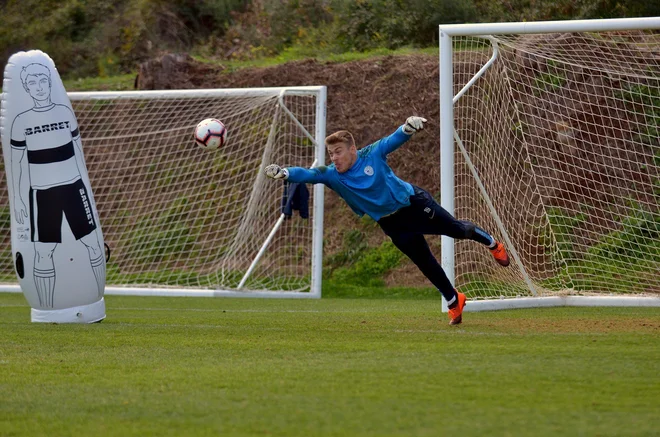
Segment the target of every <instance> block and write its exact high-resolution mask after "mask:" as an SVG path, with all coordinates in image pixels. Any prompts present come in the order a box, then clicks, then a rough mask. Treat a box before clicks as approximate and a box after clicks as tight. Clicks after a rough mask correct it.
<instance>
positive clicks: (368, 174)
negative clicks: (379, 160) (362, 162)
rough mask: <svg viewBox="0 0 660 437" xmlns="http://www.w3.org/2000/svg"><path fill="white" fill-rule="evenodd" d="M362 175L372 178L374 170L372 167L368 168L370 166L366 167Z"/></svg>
mask: <svg viewBox="0 0 660 437" xmlns="http://www.w3.org/2000/svg"><path fill="white" fill-rule="evenodd" d="M364 174H366V175H367V176H373V174H374V168H373V167H372V166H370V165H368V166H366V167H365V168H364Z"/></svg>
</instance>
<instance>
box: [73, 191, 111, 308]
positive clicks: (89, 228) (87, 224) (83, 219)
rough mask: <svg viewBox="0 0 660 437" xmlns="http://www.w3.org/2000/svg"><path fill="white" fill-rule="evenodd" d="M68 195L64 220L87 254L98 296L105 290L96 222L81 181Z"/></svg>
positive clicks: (103, 266) (101, 254)
mask: <svg viewBox="0 0 660 437" xmlns="http://www.w3.org/2000/svg"><path fill="white" fill-rule="evenodd" d="M67 190H68V195H67V196H66V199H67V201H66V203H65V206H64V214H65V215H66V220H67V222H69V226H70V227H71V233H73V236H74V237H75V238H76V240H80V241H81V242H82V243H83V244H84V245H85V247H86V248H87V252H88V253H89V262H90V264H91V266H92V271H93V272H94V277H95V278H96V284H97V286H98V293H99V296H102V295H103V290H104V288H105V263H104V262H103V257H104V256H105V253H104V252H103V249H102V248H101V242H100V241H99V237H98V235H97V233H96V220H95V219H94V211H93V210H92V205H91V202H90V201H89V196H88V194H87V188H86V187H85V184H84V183H83V182H82V180H78V181H77V182H74V183H73V184H71V186H70V187H68V188H67Z"/></svg>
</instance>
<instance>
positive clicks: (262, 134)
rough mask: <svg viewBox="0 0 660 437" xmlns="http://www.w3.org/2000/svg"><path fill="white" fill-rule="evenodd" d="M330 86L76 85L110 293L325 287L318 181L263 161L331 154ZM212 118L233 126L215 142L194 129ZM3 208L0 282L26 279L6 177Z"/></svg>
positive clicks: (260, 293)
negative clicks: (210, 145)
mask: <svg viewBox="0 0 660 437" xmlns="http://www.w3.org/2000/svg"><path fill="white" fill-rule="evenodd" d="M326 93H327V90H326V87H325V86H305V87H281V88H244V89H204V90H169V91H128V92H71V93H69V94H68V95H69V98H70V100H71V103H72V106H73V109H74V112H75V114H76V118H77V120H78V124H79V126H80V133H81V138H82V144H83V149H84V153H85V161H86V165H87V168H88V173H89V177H90V181H91V186H92V190H93V192H94V197H95V199H96V204H97V205H96V206H97V210H98V212H99V217H100V223H101V227H102V230H103V234H104V239H105V242H106V244H107V245H108V246H109V248H110V261H109V262H108V266H107V279H106V283H107V284H108V285H107V287H106V294H128V295H161V296H236V297H286V298H320V297H321V272H322V248H323V196H324V195H323V192H324V189H323V185H321V184H317V185H314V186H313V187H311V186H310V187H309V189H308V188H307V186H304V185H301V186H298V187H297V188H295V189H294V188H293V187H292V186H291V185H289V184H287V183H286V182H281V181H273V180H271V179H268V178H266V177H265V174H264V171H263V169H264V167H265V166H266V165H268V164H271V163H278V164H280V165H285V166H304V167H310V166H312V165H313V164H316V165H320V164H323V163H324V157H325V148H324V139H325V134H326V132H325V121H326ZM205 118H217V119H220V120H222V121H223V123H224V124H225V125H226V126H227V131H228V136H227V141H226V143H225V145H224V146H223V147H222V148H221V149H219V150H216V151H210V150H204V149H202V148H200V147H198V146H197V145H196V144H195V143H194V141H193V131H194V128H195V126H196V125H197V123H199V122H200V121H201V120H203V119H205ZM1 170H2V172H3V174H2V180H3V182H4V183H6V177H5V175H4V168H2V169H1ZM0 211H2V215H0V227H2V228H3V229H4V230H5V232H4V235H5V242H4V245H3V251H4V252H3V253H2V254H0V255H2V256H1V257H0V282H1V283H2V284H0V291H20V288H19V287H18V285H16V276H15V272H14V268H13V264H12V256H11V244H10V240H9V235H10V231H9V229H10V220H9V217H10V215H9V214H10V212H9V202H8V199H7V190H6V189H5V190H3V192H2V194H1V195H0ZM64 228H66V224H65V225H64ZM64 228H63V232H65V233H66V229H64ZM63 238H66V234H63Z"/></svg>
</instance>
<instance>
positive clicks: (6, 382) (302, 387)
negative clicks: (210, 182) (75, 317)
mask: <svg viewBox="0 0 660 437" xmlns="http://www.w3.org/2000/svg"><path fill="white" fill-rule="evenodd" d="M106 300H107V319H106V320H105V321H104V322H102V323H100V324H93V325H51V324H45V325H44V324H32V323H30V322H29V317H30V316H29V308H28V307H27V305H26V304H25V300H24V298H23V296H22V295H20V294H0V393H1V397H0V399H1V400H0V435H3V436H23V435H25V436H39V435H48V436H52V435H58V436H66V435H103V436H113V435H116V436H130V435H139V436H151V435H154V436H166V435H167V436H169V435H171V436H181V435H194V436H206V435H208V436H217V435H278V436H394V435H400V436H412V435H414V436H438V435H460V436H473V435H474V436H499V435H512V436H514V435H515V436H524V435H529V436H544V435H552V436H554V435H589V436H591V435H598V436H620V435H626V436H642V435H657V430H658V429H660V382H659V380H658V374H659V373H660V364H659V363H660V310H659V309H657V308H656V309H646V308H634V309H630V308H629V309H618V308H607V309H587V308H552V309H536V310H515V311H500V312H488V313H469V314H466V316H465V323H464V324H463V325H461V326H460V327H450V326H448V325H447V324H446V315H443V314H441V313H440V301H439V300H435V301H433V300H429V299H420V300H414V299H325V298H324V299H321V300H261V299H224V298H218V299H209V298H207V299H202V298H143V297H118V296H108V297H107V298H106Z"/></svg>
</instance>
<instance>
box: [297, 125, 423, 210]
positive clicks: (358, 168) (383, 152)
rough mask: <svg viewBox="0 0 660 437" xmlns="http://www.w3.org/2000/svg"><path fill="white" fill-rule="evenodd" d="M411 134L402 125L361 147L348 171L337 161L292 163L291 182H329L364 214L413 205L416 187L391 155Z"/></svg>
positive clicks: (352, 206) (355, 208) (329, 184)
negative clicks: (391, 163) (400, 174)
mask: <svg viewBox="0 0 660 437" xmlns="http://www.w3.org/2000/svg"><path fill="white" fill-rule="evenodd" d="M409 139H410V135H407V134H405V133H404V132H403V129H402V128H401V127H399V128H398V129H397V130H396V131H395V132H394V133H393V134H391V135H389V136H387V137H385V138H382V139H380V140H378V141H376V142H375V143H373V144H370V145H368V146H366V147H364V148H362V149H360V150H358V156H357V160H356V161H355V163H354V164H353V166H352V167H351V168H350V169H348V170H347V171H346V172H344V173H339V172H338V171H337V169H336V168H335V165H334V164H330V165H328V166H320V167H315V168H311V169H306V168H302V167H288V168H287V170H288V171H289V178H288V179H287V180H288V181H289V182H303V183H310V184H319V183H320V184H325V185H326V186H328V187H330V188H331V189H332V190H333V191H335V192H336V193H337V194H338V195H339V196H340V197H341V198H343V199H344V200H345V201H346V203H347V204H348V206H350V207H351V209H352V210H353V211H355V213H356V214H358V215H359V216H360V217H362V216H363V215H365V214H367V215H368V216H369V217H371V218H373V219H374V220H376V221H378V220H380V219H381V217H385V216H386V215H388V214H392V213H393V212H395V211H397V210H399V209H400V208H402V207H404V206H408V205H410V196H412V195H413V187H412V185H410V184H409V183H408V182H405V181H403V180H401V179H399V178H398V177H397V176H396V175H395V174H394V172H393V171H392V169H391V168H390V166H389V165H387V155H388V154H389V153H391V152H393V151H394V150H396V149H398V148H399V147H401V145H402V144H403V143H405V142H406V141H408V140H409Z"/></svg>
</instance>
